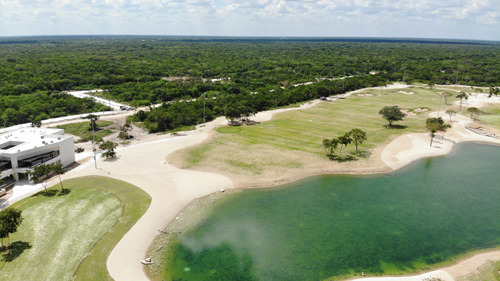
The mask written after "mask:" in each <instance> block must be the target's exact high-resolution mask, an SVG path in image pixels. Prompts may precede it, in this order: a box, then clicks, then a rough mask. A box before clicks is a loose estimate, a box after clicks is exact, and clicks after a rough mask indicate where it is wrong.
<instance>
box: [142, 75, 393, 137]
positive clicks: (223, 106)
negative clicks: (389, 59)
mask: <svg viewBox="0 0 500 281" xmlns="http://www.w3.org/2000/svg"><path fill="white" fill-rule="evenodd" d="M386 81H387V77H386V76H385V75H381V74H378V75H370V74H367V75H361V76H356V77H352V78H347V79H342V80H332V81H330V80H324V81H320V82H317V83H314V84H310V85H300V86H296V87H294V86H293V87H290V88H285V89H283V88H278V89H276V90H274V89H273V90H268V91H262V92H251V93H249V92H240V93H227V92H215V91H212V92H206V94H205V95H204V96H203V95H202V96H201V97H199V98H198V99H196V100H190V101H182V102H175V103H163V104H162V106H160V107H156V108H150V110H149V111H142V110H140V111H139V112H137V113H136V114H135V115H134V116H133V117H132V120H133V121H136V122H144V126H145V127H146V128H147V129H148V130H149V131H150V132H152V133H154V132H159V131H167V130H172V129H175V128H178V127H182V126H191V125H196V124H199V123H202V122H203V121H211V120H213V119H214V118H216V117H218V116H226V117H227V118H228V119H231V120H233V119H239V118H243V117H246V116H248V115H249V114H250V115H251V114H253V113H256V112H259V111H263V110H268V109H272V108H276V107H281V106H286V105H290V104H295V103H298V102H303V101H308V100H312V99H317V98H320V97H326V96H332V95H339V94H342V93H343V92H346V91H352V90H356V89H361V88H366V87H373V86H383V85H385V83H386Z"/></svg>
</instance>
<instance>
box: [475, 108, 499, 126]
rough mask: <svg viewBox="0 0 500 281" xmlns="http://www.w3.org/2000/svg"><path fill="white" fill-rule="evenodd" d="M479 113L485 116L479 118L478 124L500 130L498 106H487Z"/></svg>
mask: <svg viewBox="0 0 500 281" xmlns="http://www.w3.org/2000/svg"><path fill="white" fill-rule="evenodd" d="M481 111H483V112H484V113H485V114H483V115H480V116H479V120H480V122H481V123H484V124H486V125H488V126H491V127H493V128H495V129H497V130H500V105H488V106H485V107H482V108H481Z"/></svg>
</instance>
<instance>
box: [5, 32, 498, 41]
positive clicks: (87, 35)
mask: <svg viewBox="0 0 500 281" xmlns="http://www.w3.org/2000/svg"><path fill="white" fill-rule="evenodd" d="M113 36H117V37H182V38H238V39H274V40H290V39H292V40H293V39H350V40H353V39H385V40H394V41H397V40H409V41H422V40H424V41H443V40H444V41H461V42H491V43H500V40H487V39H463V38H435V37H427V38H426V37H393V36H378V37H377V36H301V35H290V36H280V35H159V34H59V35H55V34H54V35H48V34H44V35H0V39H4V38H37V37H41V38H47V37H113Z"/></svg>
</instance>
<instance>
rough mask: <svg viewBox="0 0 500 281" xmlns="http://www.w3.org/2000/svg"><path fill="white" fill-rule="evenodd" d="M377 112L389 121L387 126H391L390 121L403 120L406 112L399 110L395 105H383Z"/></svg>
mask: <svg viewBox="0 0 500 281" xmlns="http://www.w3.org/2000/svg"><path fill="white" fill-rule="evenodd" d="M378 114H380V115H382V117H383V118H384V119H386V120H387V121H389V127H392V122H394V121H400V120H403V118H405V117H406V114H404V113H403V112H401V110H400V109H399V107H398V106H397V105H393V106H384V107H383V108H382V109H381V110H380V111H379V112H378Z"/></svg>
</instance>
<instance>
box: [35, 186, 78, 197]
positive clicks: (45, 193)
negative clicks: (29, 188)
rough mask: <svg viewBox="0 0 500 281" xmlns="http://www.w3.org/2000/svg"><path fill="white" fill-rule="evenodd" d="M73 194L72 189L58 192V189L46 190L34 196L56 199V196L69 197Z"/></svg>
mask: <svg viewBox="0 0 500 281" xmlns="http://www.w3.org/2000/svg"><path fill="white" fill-rule="evenodd" d="M70 193H71V190H70V189H67V188H65V189H63V190H56V189H46V190H42V191H40V192H38V193H36V194H34V195H33V196H45V197H54V196H56V195H57V196H64V195H68V194H70Z"/></svg>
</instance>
